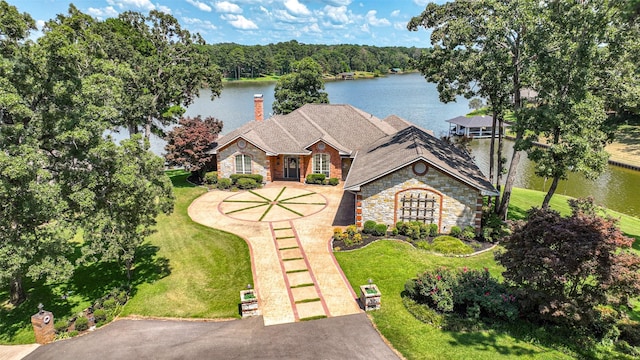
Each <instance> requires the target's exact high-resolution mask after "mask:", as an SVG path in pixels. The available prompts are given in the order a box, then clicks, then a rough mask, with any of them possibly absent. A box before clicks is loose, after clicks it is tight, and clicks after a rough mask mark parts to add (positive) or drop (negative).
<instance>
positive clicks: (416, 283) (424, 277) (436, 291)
mask: <svg viewBox="0 0 640 360" xmlns="http://www.w3.org/2000/svg"><path fill="white" fill-rule="evenodd" d="M455 285H456V276H455V273H454V272H453V271H451V270H449V269H447V268H444V267H442V268H439V269H436V270H431V271H425V272H424V273H422V274H421V275H419V276H418V278H417V279H409V280H407V282H406V283H405V285H404V289H405V291H406V293H407V295H408V296H409V297H411V298H412V299H413V300H415V301H416V302H418V303H422V304H427V305H429V306H430V307H432V308H433V309H435V310H437V311H440V312H451V311H453V305H454V304H453V288H454V286H455Z"/></svg>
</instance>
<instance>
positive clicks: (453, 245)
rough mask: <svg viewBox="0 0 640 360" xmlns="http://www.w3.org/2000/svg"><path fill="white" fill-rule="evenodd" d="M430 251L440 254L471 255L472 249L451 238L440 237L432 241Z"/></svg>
mask: <svg viewBox="0 0 640 360" xmlns="http://www.w3.org/2000/svg"><path fill="white" fill-rule="evenodd" d="M431 250H432V251H435V252H437V253H440V254H451V255H463V254H471V253H473V248H472V247H471V246H469V245H466V244H465V243H463V242H462V241H461V240H460V239H456V238H454V237H453V236H448V235H442V236H438V237H437V238H435V239H433V242H432V243H431Z"/></svg>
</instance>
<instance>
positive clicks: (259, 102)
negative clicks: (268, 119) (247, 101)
mask: <svg viewBox="0 0 640 360" xmlns="http://www.w3.org/2000/svg"><path fill="white" fill-rule="evenodd" d="M263 102H264V99H263V98H262V94H255V95H253V116H254V118H255V120H256V121H262V120H264V105H263Z"/></svg>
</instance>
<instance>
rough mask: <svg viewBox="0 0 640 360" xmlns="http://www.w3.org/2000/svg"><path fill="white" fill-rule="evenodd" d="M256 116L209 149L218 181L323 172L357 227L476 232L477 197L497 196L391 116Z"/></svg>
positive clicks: (450, 155) (324, 111) (456, 156)
mask: <svg viewBox="0 0 640 360" xmlns="http://www.w3.org/2000/svg"><path fill="white" fill-rule="evenodd" d="M254 104H255V109H254V110H255V118H256V121H251V122H249V123H247V124H245V125H243V126H242V127H240V128H238V129H236V130H234V131H232V132H230V133H229V134H226V135H224V136H223V137H221V138H219V139H218V141H217V143H216V144H214V149H213V152H214V153H215V154H216V158H217V165H218V176H219V177H230V175H231V174H234V173H250V174H251V173H253V174H261V175H262V176H263V177H264V179H265V180H266V181H267V182H270V181H276V180H292V181H300V182H304V180H305V178H306V176H307V174H311V173H323V174H325V175H326V177H327V178H331V177H333V178H338V179H340V180H342V181H343V183H344V189H345V191H348V192H349V193H352V194H354V196H355V200H356V207H355V209H354V217H355V222H356V225H358V226H362V224H363V222H364V221H366V220H375V221H377V222H383V223H385V224H388V225H393V224H395V222H397V221H400V220H404V221H408V220H418V221H424V222H427V223H436V224H438V227H439V230H440V231H441V232H448V231H449V229H451V227H452V226H454V225H457V226H460V227H464V226H467V225H471V226H474V227H475V228H476V229H479V227H480V219H481V216H482V208H481V204H482V198H483V196H496V195H498V192H497V191H496V189H495V188H494V187H493V186H492V185H491V184H490V182H489V181H488V180H487V179H486V178H485V177H484V175H483V174H482V173H481V171H480V170H479V169H478V167H477V166H476V165H475V164H474V162H473V160H472V159H471V158H470V157H469V156H468V155H467V154H465V153H463V152H461V151H459V150H457V149H455V148H454V147H453V146H451V145H449V144H447V143H444V142H442V141H441V140H439V139H437V138H435V137H434V136H432V135H431V134H430V133H428V132H427V131H425V130H423V129H421V128H419V127H417V126H415V125H412V124H411V123H409V122H408V121H406V120H403V119H401V118H399V117H397V116H389V117H387V118H385V119H383V120H381V119H378V118H376V117H375V116H373V115H371V114H368V113H366V112H364V111H362V110H360V109H357V108H355V107H353V106H350V105H329V104H307V105H304V106H303V107H301V108H299V109H297V110H295V111H293V112H292V113H290V114H287V115H275V116H273V117H271V118H269V119H268V120H263V109H262V96H261V95H256V96H255V97H254Z"/></svg>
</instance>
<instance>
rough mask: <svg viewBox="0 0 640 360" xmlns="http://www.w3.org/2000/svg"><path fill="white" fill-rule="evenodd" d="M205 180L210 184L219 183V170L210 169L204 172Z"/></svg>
mask: <svg viewBox="0 0 640 360" xmlns="http://www.w3.org/2000/svg"><path fill="white" fill-rule="evenodd" d="M204 182H205V183H206V184H209V185H215V184H217V183H218V172H217V171H209V172H208V173H206V174H204Z"/></svg>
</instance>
